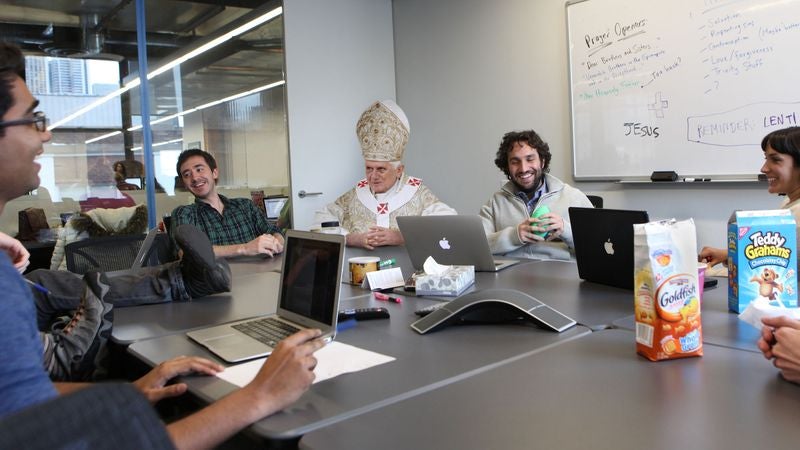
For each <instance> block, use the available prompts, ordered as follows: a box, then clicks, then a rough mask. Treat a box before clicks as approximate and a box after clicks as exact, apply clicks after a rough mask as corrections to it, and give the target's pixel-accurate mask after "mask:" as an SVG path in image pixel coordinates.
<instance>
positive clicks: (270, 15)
mask: <svg viewBox="0 0 800 450" xmlns="http://www.w3.org/2000/svg"><path fill="white" fill-rule="evenodd" d="M281 14H283V7H280V6H279V7H277V8H275V9H273V10H271V11H269V12H267V13H265V14H262V15H261V16H259V17H256V18H255V19H253V20H251V21H249V22H247V23H245V24H244V25H241V26H239V27H236V28H234V29H233V30H231V31H229V32H227V33H225V34H223V35H222V36H219V37H217V38H215V39H212V40H211V41H209V42H207V43H205V44H203V45H201V46H200V47H198V48H196V49H194V50H192V51H190V52H189V53H186V54H185V55H182V56H179V57H177V58H175V59H173V60H171V61H169V62H167V63H166V64H164V65H163V66H161V67H159V68H158V69H155V70H153V71H151V72H150V73H148V74H147V79H148V80H151V79H153V77H155V76H158V75H160V74H162V73H164V72H166V71H168V70H170V69H172V68H173V67H175V66H177V65H179V64H181V63H183V62H186V61H188V60H190V59H192V58H194V57H196V56H198V55H200V54H202V53H205V52H207V51H209V50H211V49H212V48H214V47H216V46H218V45H220V44H222V43H223V42H226V41H228V40H230V39H232V38H235V37H236V36H239V35H241V34H244V33H246V32H248V31H250V30H252V29H253V28H255V27H257V26H259V25H262V24H264V23H266V22H269V21H270V20H272V19H274V18H276V17H278V16H280V15H281ZM140 84H141V77H136V78H134V79H133V80H131V81H130V82H128V83H127V84H125V85H124V86H123V87H121V88H119V89H117V90H116V91H114V92H111V93H110V94H108V95H105V96H103V97H101V98H99V99H97V100H95V101H94V102H92V103H90V104H88V105H86V106H84V107H83V108H80V109H79V110H77V111H75V112H74V113H72V114H70V115H68V116H67V117H64V118H63V119H61V120H58V121H56V122H54V123H53V124H51V125H50V127H48V130H50V131H52V130H54V129H56V128H58V127H60V126H62V125H64V124H65V123H68V122H70V121H72V120H73V119H75V118H76V117H79V116H81V115H83V114H85V113H86V112H88V111H91V110H92V109H94V108H96V107H98V106H100V105H102V104H103V103H105V102H107V101H109V100H111V99H112V98H114V97H117V96H120V95H122V94H124V93H125V92H128V91H129V90H131V89H133V88H135V87H137V86H139V85H140Z"/></svg>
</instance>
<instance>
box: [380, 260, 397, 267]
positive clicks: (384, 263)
mask: <svg viewBox="0 0 800 450" xmlns="http://www.w3.org/2000/svg"><path fill="white" fill-rule="evenodd" d="M395 262H396V261H395V259H394V258H389V259H387V260H385V261H381V262H379V263H378V268H379V269H383V268H384V267H388V266H392V265H394V263H395Z"/></svg>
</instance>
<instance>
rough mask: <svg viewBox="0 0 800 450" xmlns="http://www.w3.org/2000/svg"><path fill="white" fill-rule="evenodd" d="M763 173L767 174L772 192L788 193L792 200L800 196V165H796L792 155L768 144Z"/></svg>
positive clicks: (768, 184) (765, 151)
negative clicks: (776, 149)
mask: <svg viewBox="0 0 800 450" xmlns="http://www.w3.org/2000/svg"><path fill="white" fill-rule="evenodd" d="M761 173H763V174H764V175H766V176H767V189H768V190H769V192H770V193H771V194H786V195H787V196H788V197H789V200H791V201H794V200H797V199H798V198H800V167H797V166H795V164H794V159H793V158H792V157H791V155H787V154H784V153H778V152H776V151H775V149H773V148H772V146H770V145H767V148H766V150H764V165H762V166H761Z"/></svg>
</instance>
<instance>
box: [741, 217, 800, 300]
mask: <svg viewBox="0 0 800 450" xmlns="http://www.w3.org/2000/svg"><path fill="white" fill-rule="evenodd" d="M796 228H797V225H796V224H795V220H794V216H792V212H791V211H789V210H788V209H778V210H763V211H734V212H733V214H732V215H731V218H730V220H729V221H728V309H729V310H731V311H733V312H736V313H741V312H742V311H744V309H745V308H747V305H749V304H750V302H752V301H753V300H756V299H758V298H763V299H766V300H767V301H769V302H770V303H771V304H773V305H775V306H785V307H787V308H796V307H797V276H796V270H797V255H796V253H797V231H796Z"/></svg>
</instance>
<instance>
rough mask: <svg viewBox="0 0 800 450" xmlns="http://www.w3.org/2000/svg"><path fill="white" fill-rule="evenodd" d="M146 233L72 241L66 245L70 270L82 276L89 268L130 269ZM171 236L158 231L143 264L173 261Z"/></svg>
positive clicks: (104, 269) (94, 269) (100, 269)
mask: <svg viewBox="0 0 800 450" xmlns="http://www.w3.org/2000/svg"><path fill="white" fill-rule="evenodd" d="M146 236H147V235H145V234H132V235H125V236H106V237H96V238H89V239H84V240H82V241H77V242H72V243H70V244H67V245H66V247H64V254H65V257H66V258H67V270H69V271H70V272H73V273H77V274H79V275H83V274H85V273H86V272H88V271H103V272H109V271H113V270H124V269H130V268H131V267H133V266H134V263H135V262H136V256H137V254H138V253H139V250H140V248H141V247H142V243H143V242H144V240H145V237H146ZM173 259H174V258H173V256H172V250H171V248H170V239H169V236H168V235H167V234H165V233H158V234H156V236H155V239H153V244H152V245H151V246H150V248H149V249H147V252H146V254H145V256H144V260H143V261H144V262H143V263H142V266H155V265H158V264H163V263H165V262H168V261H172V260H173Z"/></svg>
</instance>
